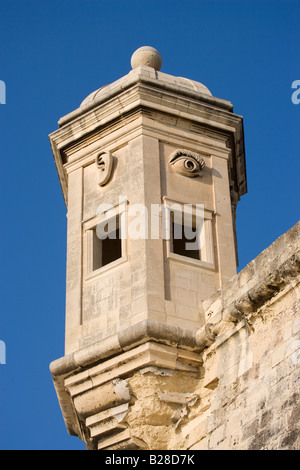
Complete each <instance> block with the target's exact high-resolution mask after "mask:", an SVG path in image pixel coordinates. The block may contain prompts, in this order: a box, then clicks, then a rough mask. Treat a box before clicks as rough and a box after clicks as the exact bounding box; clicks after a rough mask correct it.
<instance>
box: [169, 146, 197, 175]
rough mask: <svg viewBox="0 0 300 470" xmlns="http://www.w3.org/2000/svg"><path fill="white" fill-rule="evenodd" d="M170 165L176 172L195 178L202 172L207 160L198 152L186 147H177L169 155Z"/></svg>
mask: <svg viewBox="0 0 300 470" xmlns="http://www.w3.org/2000/svg"><path fill="white" fill-rule="evenodd" d="M169 165H170V167H171V169H172V170H173V171H175V172H176V173H179V174H180V175H183V176H187V177H189V178H195V177H196V176H199V175H200V174H201V170H203V168H204V166H205V161H204V159H203V158H202V157H201V155H199V154H198V153H195V152H191V151H190V150H185V149H177V150H175V151H174V152H172V153H171V155H170V156H169Z"/></svg>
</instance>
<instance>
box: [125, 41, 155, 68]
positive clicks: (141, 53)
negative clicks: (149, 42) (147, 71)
mask: <svg viewBox="0 0 300 470" xmlns="http://www.w3.org/2000/svg"><path fill="white" fill-rule="evenodd" d="M139 65H146V66H147V67H152V68H153V69H155V70H160V68H161V66H162V58H161V55H160V53H159V52H158V51H157V50H156V49H154V47H151V46H143V47H140V48H139V49H137V50H136V51H135V52H134V53H133V54H132V56H131V67H132V68H133V69H135V68H136V67H139Z"/></svg>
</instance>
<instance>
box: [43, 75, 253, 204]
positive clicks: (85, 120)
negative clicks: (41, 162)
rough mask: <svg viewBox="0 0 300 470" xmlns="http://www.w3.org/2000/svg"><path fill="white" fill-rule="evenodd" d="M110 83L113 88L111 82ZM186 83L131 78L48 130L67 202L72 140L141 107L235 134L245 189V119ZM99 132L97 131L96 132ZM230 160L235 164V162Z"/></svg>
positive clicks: (239, 186) (242, 188) (239, 173)
mask: <svg viewBox="0 0 300 470" xmlns="http://www.w3.org/2000/svg"><path fill="white" fill-rule="evenodd" d="M107 88H109V87H107ZM228 103H229V102H227V101H224V100H219V99H217V98H213V97H211V96H209V95H205V94H203V93H199V92H197V91H194V90H190V89H187V88H184V87H180V86H175V85H172V84H165V83H160V81H159V80H153V79H150V78H149V77H146V78H145V80H144V78H143V79H140V78H139V79H136V78H135V79H130V80H129V81H128V82H126V86H123V85H122V86H121V85H120V86H117V87H113V91H112V90H111V92H110V93H104V94H103V95H101V97H99V99H96V100H95V101H92V104H87V105H85V106H82V107H81V108H79V109H78V110H76V111H74V112H73V113H70V114H69V115H67V116H66V117H65V118H62V120H60V126H61V127H60V128H59V129H58V130H56V131H54V132H53V133H51V134H50V135H49V139H50V143H51V147H52V151H53V155H54V159H55V163H56V167H57V171H58V174H59V178H60V183H61V187H62V191H63V195H64V199H65V202H66V205H67V176H66V172H65V169H64V164H65V163H66V161H65V159H66V154H65V150H66V148H67V147H68V146H69V145H70V144H72V145H74V142H75V143H76V142H79V141H80V140H83V139H84V141H86V139H87V138H88V136H89V135H91V133H93V132H97V130H99V129H101V132H102V130H103V131H104V129H105V128H106V127H107V126H111V125H113V126H115V125H116V123H117V121H120V122H123V120H124V119H125V120H127V117H126V116H130V115H131V114H132V113H136V112H137V110H140V111H142V112H143V113H146V112H147V110H151V111H152V112H155V113H158V114H164V115H168V114H169V115H170V116H171V115H172V116H177V118H180V119H182V120H184V119H185V120H189V121H192V122H194V123H196V124H197V125H200V126H204V127H207V128H208V127H209V128H212V129H213V130H214V131H215V132H216V131H220V132H222V133H225V134H227V135H231V136H232V138H233V142H234V144H233V148H232V151H233V152H232V160H233V164H232V165H233V166H234V167H235V168H236V170H235V172H236V175H237V178H238V181H237V190H238V193H239V195H240V196H241V195H242V194H244V193H246V192H247V184H246V169H245V151H244V131H243V118H242V117H241V116H239V115H236V114H234V113H233V111H232V105H231V103H230V106H229V104H228ZM123 124H124V122H123ZM98 137H99V136H98ZM232 165H231V166H232Z"/></svg>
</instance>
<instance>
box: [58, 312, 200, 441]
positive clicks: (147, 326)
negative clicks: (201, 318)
mask: <svg viewBox="0 0 300 470" xmlns="http://www.w3.org/2000/svg"><path fill="white" fill-rule="evenodd" d="M198 349H199V348H198V346H197V344H196V335H195V332H192V331H190V330H184V329H182V328H177V327H172V326H169V325H165V324H161V323H157V322H153V321H149V320H147V321H144V322H141V323H140V324H137V325H135V326H134V327H131V328H128V329H126V330H123V331H120V332H119V333H117V334H116V335H114V336H111V337H108V338H106V339H103V340H102V341H99V342H97V343H95V344H93V345H91V346H89V347H86V348H84V349H81V350H78V351H76V352H74V353H72V354H69V355H67V356H64V357H62V358H60V359H57V360H56V361H53V362H52V363H51V364H50V371H51V374H52V378H53V382H54V386H55V389H56V393H57V396H58V400H59V403H60V407H61V410H62V414H63V417H64V420H65V423H66V427H67V430H68V432H69V434H71V435H77V436H78V437H79V438H80V439H82V440H84V442H85V443H86V446H87V448H90V449H95V448H99V449H100V448H101V449H102V448H107V449H108V448H110V446H112V448H114V449H115V448H119V447H118V446H119V445H121V444H120V442H119V441H118V439H119V438H120V439H121V438H122V439H123V438H124V439H123V441H122V442H123V444H122V446H123V447H122V448H124V449H125V448H126V449H133V448H135V449H136V448H143V444H142V443H139V442H137V441H136V439H135V438H134V436H131V431H130V429H128V427H127V425H126V415H127V412H129V411H130V403H131V397H130V393H129V389H128V386H127V385H126V380H127V378H128V377H130V376H132V375H133V374H134V373H135V372H137V371H140V370H142V369H145V368H147V367H148V368H149V367H154V368H160V369H164V370H165V371H175V372H181V373H182V372H183V373H188V374H191V375H195V376H197V375H198V374H199V369H200V367H201V365H202V359H201V356H200V355H199V354H198ZM108 435H109V436H110V439H111V441H109V442H111V444H109V442H108V441H107V436H108ZM122 436H123V437H122ZM120 448H121V447H120Z"/></svg>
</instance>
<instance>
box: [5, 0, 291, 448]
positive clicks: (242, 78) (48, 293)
mask: <svg viewBox="0 0 300 470" xmlns="http://www.w3.org/2000/svg"><path fill="white" fill-rule="evenodd" d="M299 19H300V2H299V1H290V0H282V1H276V0H273V1H271V0H270V1H264V0H259V1H255V0H251V1H247V0H237V1H229V0H228V1H225V0H224V1H221V0H219V1H217V0H215V1H214V0H211V1H201V0H197V1H193V0H180V1H178V0H126V1H121V0H109V1H103V0H42V1H41V0H39V1H35V0H26V1H24V0H0V38H1V48H0V51H1V52H0V79H1V80H4V81H5V83H6V87H7V88H6V101H7V102H6V104H5V105H0V120H1V121H0V122H1V127H0V157H1V171H0V179H1V181H0V191H1V199H0V201H1V232H0V236H1V244H0V247H1V251H0V256H1V268H0V276H1V279H0V289H1V293H0V295H1V297H0V299H1V305H0V308H1V312H0V315H1V316H0V340H3V341H5V343H6V352H7V358H6V361H7V363H6V364H5V365H0V449H82V448H84V447H83V445H82V443H81V441H79V439H77V438H75V437H71V436H69V435H68V434H67V431H66V429H65V425H64V422H63V419H62V416H61V412H60V409H59V405H58V402H57V398H56V394H55V391H54V388H53V385H52V379H51V375H50V372H49V368H48V367H49V363H50V362H51V361H52V360H54V359H57V358H59V357H61V356H63V354H64V305H65V257H66V209H65V206H64V201H63V197H62V193H61V189H60V185H59V181H58V177H57V173H56V169H55V165H54V161H53V157H52V153H51V149H50V144H49V140H48V134H49V133H51V132H53V131H54V130H55V129H57V121H58V119H59V118H60V117H61V116H64V115H65V114H67V113H69V112H71V111H72V110H74V109H76V108H77V107H78V106H79V104H80V103H81V101H82V100H83V99H84V98H85V97H86V96H87V95H88V94H89V93H91V92H92V91H94V90H96V89H97V88H99V87H100V86H102V85H105V84H108V83H111V82H112V81H114V80H116V79H118V78H120V77H121V76H124V75H126V74H127V73H128V72H129V71H130V57H131V55H132V53H133V52H134V51H135V50H136V49H137V48H138V47H140V46H143V45H151V46H154V47H156V48H157V49H158V50H159V51H160V53H161V55H162V58H163V66H162V69H161V70H162V71H163V72H166V73H169V74H173V75H177V76H184V77H187V78H190V79H193V80H197V81H200V82H202V83H204V84H205V85H206V86H207V87H208V88H209V89H210V90H211V92H212V94H213V95H214V96H216V97H219V98H224V99H228V100H230V101H231V102H232V103H233V105H234V111H235V112H236V113H237V114H241V115H242V116H244V126H245V145H246V163H247V176H248V194H247V195H245V196H243V198H242V200H241V201H240V203H239V206H238V211H237V230H238V246H239V258H240V269H241V268H243V267H244V266H245V265H246V264H247V263H248V262H250V261H251V260H252V259H253V258H255V257H256V256H257V255H258V254H259V253H260V252H261V251H262V250H264V249H265V248H266V247H268V246H269V245H270V244H271V243H272V242H273V241H274V240H275V239H276V238H278V237H279V236H280V235H281V234H282V233H284V232H285V231H287V230H288V229H289V228H291V227H292V226H293V225H294V224H295V223H296V222H297V221H298V220H299V182H300V181H299V150H300V143H299V124H300V104H299V105H294V104H293V103H292V101H291V95H292V91H293V90H292V89H291V84H292V82H293V81H294V80H300V70H299V59H300V37H299V29H300V28H299Z"/></svg>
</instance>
